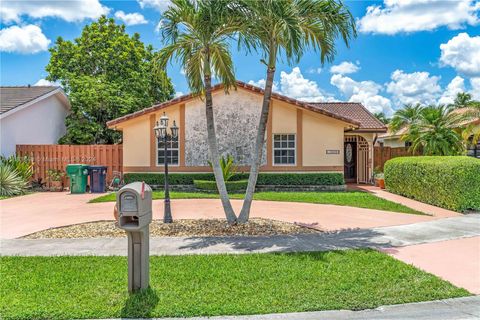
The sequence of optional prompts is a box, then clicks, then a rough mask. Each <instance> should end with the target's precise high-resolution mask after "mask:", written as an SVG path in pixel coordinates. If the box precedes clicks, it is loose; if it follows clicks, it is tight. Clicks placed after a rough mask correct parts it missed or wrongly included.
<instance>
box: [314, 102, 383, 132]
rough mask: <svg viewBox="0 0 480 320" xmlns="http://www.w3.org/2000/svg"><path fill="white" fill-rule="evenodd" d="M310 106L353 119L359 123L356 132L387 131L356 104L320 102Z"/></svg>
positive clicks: (369, 113)
mask: <svg viewBox="0 0 480 320" xmlns="http://www.w3.org/2000/svg"><path fill="white" fill-rule="evenodd" d="M310 105H312V106H314V107H316V108H319V109H321V110H326V111H329V112H331V113H334V114H337V115H339V116H343V117H346V118H350V119H354V120H356V121H358V122H359V123H360V127H359V128H358V130H360V131H361V130H363V131H379V132H385V131H387V127H386V126H385V125H384V124H383V123H382V122H381V121H380V120H378V119H377V118H375V116H374V115H373V114H372V113H371V112H370V111H368V110H367V108H365V107H364V106H363V105H362V104H361V103H358V102H320V103H310Z"/></svg>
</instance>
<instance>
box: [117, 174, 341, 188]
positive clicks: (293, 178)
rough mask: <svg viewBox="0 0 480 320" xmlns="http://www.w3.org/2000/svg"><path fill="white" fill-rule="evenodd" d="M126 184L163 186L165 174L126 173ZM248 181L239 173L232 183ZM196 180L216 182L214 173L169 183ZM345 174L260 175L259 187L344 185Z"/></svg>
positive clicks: (178, 177)
mask: <svg viewBox="0 0 480 320" xmlns="http://www.w3.org/2000/svg"><path fill="white" fill-rule="evenodd" d="M123 178H124V181H125V183H130V182H135V181H145V183H148V184H150V185H163V184H164V180H163V173H125V175H124V177H123ZM245 179H248V174H246V173H238V174H236V175H234V176H233V177H232V178H231V179H230V181H238V180H245ZM194 180H207V181H214V180H215V177H214V176H213V173H170V174H169V175H168V181H169V183H170V184H171V185H192V184H193V181H194ZM343 184H344V180H343V174H341V173H338V172H322V173H260V174H259V175H258V179H257V185H274V186H275V185H276V186H285V185H305V186H308V185H315V186H318V185H324V186H338V185H343Z"/></svg>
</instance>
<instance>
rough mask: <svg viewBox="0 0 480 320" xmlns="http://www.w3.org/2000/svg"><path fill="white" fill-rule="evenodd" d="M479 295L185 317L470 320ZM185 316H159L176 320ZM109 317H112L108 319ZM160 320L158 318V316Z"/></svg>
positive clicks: (479, 310) (478, 314) (476, 313)
mask: <svg viewBox="0 0 480 320" xmlns="http://www.w3.org/2000/svg"><path fill="white" fill-rule="evenodd" d="M479 306H480V296H473V297H465V298H455V299H445V300H437V301H429V302H417V303H407V304H398V305H391V306H382V307H379V308H376V309H369V310H361V311H350V310H333V311H315V312H299V313H277V314H264V315H254V316H229V317H227V316H221V317H208V318H188V319H189V320H327V319H328V320H387V319H388V320H405V319H415V320H474V319H479V318H480V307H479ZM178 319H185V318H162V319H161V320H178ZM110 320H112V319H110ZM158 320H160V319H158Z"/></svg>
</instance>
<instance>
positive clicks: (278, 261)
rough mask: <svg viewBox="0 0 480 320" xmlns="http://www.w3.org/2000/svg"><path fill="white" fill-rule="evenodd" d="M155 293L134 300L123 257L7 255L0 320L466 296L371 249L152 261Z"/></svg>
mask: <svg viewBox="0 0 480 320" xmlns="http://www.w3.org/2000/svg"><path fill="white" fill-rule="evenodd" d="M150 261H151V264H150V266H151V269H150V277H151V281H150V284H151V289H150V290H148V291H146V292H144V293H142V294H136V295H132V296H129V295H128V293H127V291H126V289H127V260H126V258H125V257H93V256H88V257H2V258H0V262H1V264H0V271H1V272H0V273H1V274H2V281H0V293H1V296H2V299H0V318H2V319H39V318H41V319H70V318H119V317H181V316H186V317H190V316H214V315H238V314H264V313H278V312H300V311H314V310H330V309H351V310H358V309H366V308H375V307H378V306H380V305H388V304H399V303H408V302H417V301H428V300H435V299H444V298H453V297H461V296H468V295H469V293H468V292H467V291H466V290H464V289H460V288H457V287H455V286H453V285H452V284H450V283H448V282H446V281H444V280H441V279H439V278H437V277H435V276H433V275H431V274H428V273H426V272H423V271H421V270H419V269H416V268H415V267H413V266H410V265H407V264H405V263H403V262H400V261H398V260H395V259H393V258H391V257H389V256H388V255H386V254H383V253H380V252H377V251H374V250H347V251H331V252H321V253H318V252H315V253H294V254H249V255H203V256H202V255H192V256H152V257H151V258H150Z"/></svg>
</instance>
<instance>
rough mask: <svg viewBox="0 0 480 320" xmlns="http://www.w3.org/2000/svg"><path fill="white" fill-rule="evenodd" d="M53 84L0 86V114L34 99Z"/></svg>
mask: <svg viewBox="0 0 480 320" xmlns="http://www.w3.org/2000/svg"><path fill="white" fill-rule="evenodd" d="M56 89H58V87H54V86H31V87H0V114H3V113H5V112H8V111H10V110H12V109H15V108H17V107H19V106H21V105H23V104H25V103H27V102H29V101H32V100H35V99H37V98H39V97H41V96H43V95H45V94H47V93H49V92H51V91H53V90H56Z"/></svg>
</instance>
